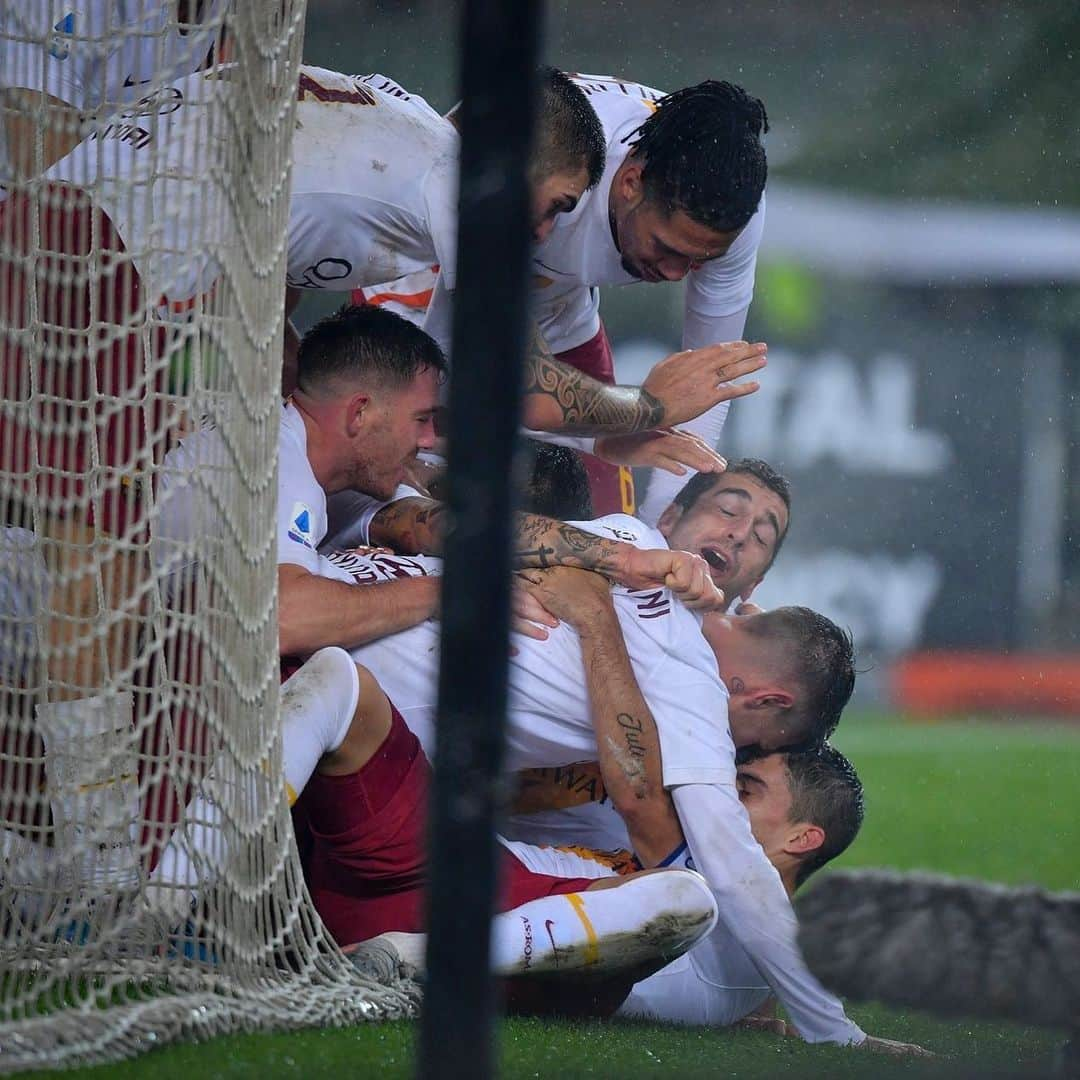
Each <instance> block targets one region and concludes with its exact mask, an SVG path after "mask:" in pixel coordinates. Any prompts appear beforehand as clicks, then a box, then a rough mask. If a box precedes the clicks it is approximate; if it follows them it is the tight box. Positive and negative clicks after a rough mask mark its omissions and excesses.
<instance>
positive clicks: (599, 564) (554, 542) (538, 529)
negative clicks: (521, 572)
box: [514, 513, 627, 576]
mask: <svg viewBox="0 0 1080 1080" xmlns="http://www.w3.org/2000/svg"><path fill="white" fill-rule="evenodd" d="M626 546H627V545H625V544H623V543H620V542H619V541H618V540H607V539H605V538H604V537H602V536H594V535H593V534H592V533H587V532H585V531H584V530H582V529H578V528H575V527H574V526H573V525H567V524H566V522H565V521H556V520H555V519H554V518H547V517H543V516H542V515H541V514H529V513H520V514H518V517H517V545H516V548H515V551H514V560H515V562H516V563H517V565H518V566H522V567H536V568H539V569H541V570H546V569H548V567H551V566H574V567H577V568H578V569H580V570H594V571H596V572H597V573H600V574H606V575H608V576H610V575H612V574H614V573H616V571H617V569H618V566H619V560H620V555H621V554H622V553H623V551H624V549H625V548H626Z"/></svg>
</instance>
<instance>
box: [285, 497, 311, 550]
mask: <svg viewBox="0 0 1080 1080" xmlns="http://www.w3.org/2000/svg"><path fill="white" fill-rule="evenodd" d="M289 516H290V518H291V521H292V524H291V525H289V533H288V536H289V539H290V540H295V541H296V542H297V543H298V544H303V545H304V547H308V548H311V549H312V550H314V549H315V545H314V543H312V536H311V508H310V507H309V506H307V505H305V504H304V503H302V502H298V503H293V508H292V514H290V515H289Z"/></svg>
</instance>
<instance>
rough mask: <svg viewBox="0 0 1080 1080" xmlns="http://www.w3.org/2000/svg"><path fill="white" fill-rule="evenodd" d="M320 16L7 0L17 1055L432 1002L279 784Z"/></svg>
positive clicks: (2, 607) (6, 768) (191, 3)
mask: <svg viewBox="0 0 1080 1080" xmlns="http://www.w3.org/2000/svg"><path fill="white" fill-rule="evenodd" d="M303 18H304V0H242V2H240V0H237V2H236V3H235V4H230V3H227V2H226V0H90V2H83V3H79V4H71V5H69V4H68V3H66V0H65V2H59V0H57V2H53V0H14V2H10V0H0V1071H9V1070H10V1071H15V1070H19V1069H26V1068H33V1067H42V1066H55V1065H62V1064H86V1063H94V1062H104V1061H108V1060H113V1059H116V1058H119V1057H123V1056H128V1055H131V1054H134V1053H136V1052H139V1051H140V1050H143V1049H148V1048H151V1047H154V1046H160V1045H161V1044H162V1043H164V1042H167V1041H169V1040H171V1039H175V1038H182V1037H201V1036H207V1035H211V1034H216V1033H221V1032H226V1031H235V1030H248V1031H250V1030H256V1029H269V1028H290V1027H300V1026H308V1025H313V1024H330V1023H337V1024H340V1023H346V1022H355V1021H358V1020H362V1019H370V1018H380V1017H387V1016H398V1015H406V1014H409V1013H410V1012H411V1010H412V1009H413V1008H414V1002H413V1000H412V999H411V998H410V997H408V996H406V995H404V994H402V993H397V992H395V991H391V990H386V989H379V988H376V987H373V986H371V985H368V984H365V983H363V982H362V981H361V980H360V979H359V978H358V977H357V976H355V975H353V974H352V972H351V969H350V968H349V966H348V964H347V963H346V961H345V960H344V959H343V958H342V956H341V954H340V952H339V951H338V950H337V948H336V946H334V945H333V943H332V942H331V941H330V940H329V939H328V937H327V935H326V933H325V931H324V930H323V928H322V926H321V923H320V922H319V919H318V917H317V916H316V914H315V912H314V910H313V909H312V907H311V904H310V901H309V900H308V898H307V895H306V892H305V889H304V885H303V879H302V875H301V872H300V866H299V861H298V856H297V852H296V845H295V842H294V840H293V836H292V830H291V827H290V822H289V810H288V807H287V804H286V801H285V792H284V784H283V780H282V773H281V760H280V757H281V753H280V734H279V730H278V695H279V691H278V663H277V647H276V646H277V640H276V639H277V630H276V604H275V596H276V593H275V546H274V543H273V535H274V531H273V521H274V499H275V497H276V481H275V464H276V463H275V449H276V441H277V416H278V410H279V408H280V405H279V391H278V387H279V377H280V367H281V331H282V319H283V315H282V312H283V303H282V301H283V286H284V258H285V230H286V224H287V219H288V183H289V162H290V144H291V138H292V131H293V125H294V102H295V82H296V76H297V68H298V65H299V60H300V49H301V43H302V37H303ZM207 422H210V423H213V424H214V425H216V427H217V428H218V431H219V432H220V435H221V438H220V439H219V440H218V441H217V444H216V445H217V446H218V447H219V448H220V452H219V454H218V456H217V459H216V460H215V461H213V462H212V463H204V464H202V465H200V466H199V467H198V468H197V469H194V468H192V469H189V470H188V471H186V472H185V471H184V470H183V469H176V468H169V467H165V466H163V460H164V457H165V454H166V453H167V451H168V450H169V449H170V448H171V447H172V446H174V445H175V444H176V442H177V441H178V440H179V439H180V438H181V437H182V436H183V434H184V433H185V431H187V430H190V428H191V427H192V426H193V425H196V424H202V423H207ZM192 490H195V491H197V492H198V493H199V495H200V497H199V498H198V499H190V498H188V499H185V500H183V505H184V506H185V507H188V508H194V509H187V510H185V513H187V514H195V515H197V517H196V518H195V519H192V520H187V521H186V522H184V523H183V525H184V526H185V527H184V528H181V529H177V528H175V527H171V528H169V529H163V528H162V523H163V522H165V521H168V519H169V517H170V512H171V511H170V507H171V506H173V505H174V499H173V497H174V496H175V495H176V494H177V493H178V492H185V491H186V492H188V493H190V492H191V491H192ZM175 505H179V502H176V503H175ZM173 516H174V517H175V516H176V515H175V511H173ZM173 524H174V525H175V522H174V523H173ZM166 536H167V537H168V539H165V538H164V537H166ZM163 855H164V857H163Z"/></svg>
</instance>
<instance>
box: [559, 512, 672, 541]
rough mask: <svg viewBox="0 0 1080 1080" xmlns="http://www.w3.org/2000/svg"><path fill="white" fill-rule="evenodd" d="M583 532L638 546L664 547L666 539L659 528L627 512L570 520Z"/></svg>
mask: <svg viewBox="0 0 1080 1080" xmlns="http://www.w3.org/2000/svg"><path fill="white" fill-rule="evenodd" d="M570 524H571V525H574V526H576V527H577V528H579V529H581V530H582V531H583V532H588V533H592V534H593V535H594V536H603V537H607V538H609V539H612V540H621V541H622V542H623V543H624V544H633V545H634V546H635V547H640V548H666V547H667V546H668V544H667V540H665V539H664V535H663V533H661V532H660V531H659V530H657V529H654V528H652V526H650V525H646V524H645V522H644V521H640V520H639V519H638V518H636V517H631V516H630V515H629V514H606V515H605V516H604V517H599V518H593V519H592V520H591V521H572V522H570Z"/></svg>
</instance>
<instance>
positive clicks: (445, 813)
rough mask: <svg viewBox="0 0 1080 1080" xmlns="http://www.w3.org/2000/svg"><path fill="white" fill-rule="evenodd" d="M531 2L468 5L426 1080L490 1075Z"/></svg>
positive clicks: (532, 77)
mask: <svg viewBox="0 0 1080 1080" xmlns="http://www.w3.org/2000/svg"><path fill="white" fill-rule="evenodd" d="M540 14H541V3H540V0H512V2H508V0H467V2H466V4H465V11H464V19H463V24H462V77H461V100H462V105H461V111H460V114H459V115H460V119H461V128H462V142H461V166H460V168H461V172H460V179H461V186H460V193H459V203H458V212H459V216H458V248H457V250H458V255H457V281H456V288H455V293H454V329H453V338H452V341H453V355H452V358H451V370H452V376H451V380H450V398H449V418H448V419H449V425H448V426H449V430H448V441H449V446H448V455H449V471H448V478H447V504H448V510H449V521H450V528H449V530H448V535H447V539H446V544H445V552H444V555H445V563H444V568H443V569H444V577H443V585H442V614H441V618H442V646H441V662H440V671H439V704H438V733H437V737H436V752H435V780H434V790H433V792H432V799H431V826H430V829H429V844H430V847H429V852H430V869H431V885H430V892H429V898H428V934H429V937H428V946H427V986H426V990H425V1004H424V1012H423V1019H422V1025H421V1036H420V1052H419V1057H418V1061H417V1071H418V1075H420V1076H422V1077H424V1078H425V1080H433V1078H443V1077H447V1078H448V1077H461V1078H465V1077H468V1078H469V1080H476V1078H483V1077H487V1076H490V1075H492V1071H493V1060H494V1058H493V1054H494V1037H493V1019H494V1013H495V1007H494V1006H495V995H494V987H493V984H492V980H491V977H490V975H489V973H488V967H489V963H488V957H489V945H490V943H489V935H490V923H491V916H492V912H493V908H494V897H495V887H496V880H495V866H496V852H495V838H494V826H495V813H496V809H497V803H498V791H499V779H498V777H499V770H500V765H501V760H502V751H503V726H504V723H505V712H506V687H507V661H508V658H509V642H508V634H509V612H510V574H511V551H510V544H511V531H510V530H511V511H512V501H513V496H512V490H511V473H512V471H513V470H512V468H511V465H512V461H513V458H514V452H515V447H516V442H517V430H518V421H519V414H520V397H521V360H522V355H523V353H524V349H525V345H526V323H527V318H528V307H529V301H528V259H529V246H530V228H529V192H528V186H527V178H526V171H527V165H528V157H529V150H530V146H531V142H532V134H533V128H534V123H535V116H534V113H535V97H536V94H535V82H536V66H537V62H538V57H539V48H538V43H539V36H540Z"/></svg>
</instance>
